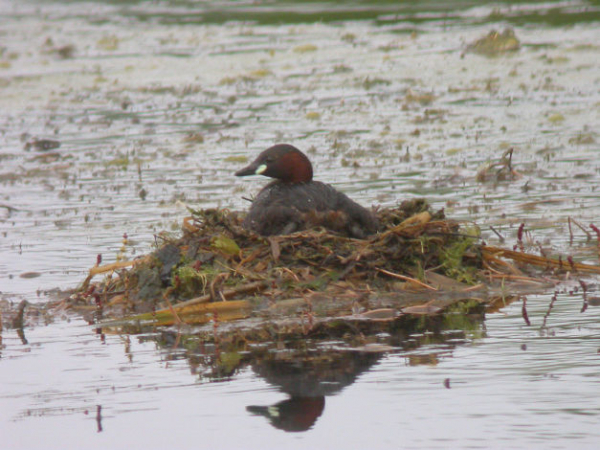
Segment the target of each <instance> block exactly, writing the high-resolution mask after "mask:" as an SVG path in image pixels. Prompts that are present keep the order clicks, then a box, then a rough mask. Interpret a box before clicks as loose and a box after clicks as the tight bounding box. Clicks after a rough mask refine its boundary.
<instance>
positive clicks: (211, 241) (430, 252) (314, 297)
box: [68, 200, 600, 338]
mask: <svg viewBox="0 0 600 450" xmlns="http://www.w3.org/2000/svg"><path fill="white" fill-rule="evenodd" d="M378 218H379V222H380V229H379V232H378V233H377V234H375V235H373V236H372V237H370V238H369V239H365V240H361V239H352V238H348V237H345V236H341V235H339V234H336V233H333V232H331V231H328V230H326V229H323V228H314V229H310V230H306V231H302V232H297V233H294V234H291V235H286V236H272V237H269V238H265V237H262V236H258V235H256V234H255V233H251V232H248V231H246V230H244V229H243V228H242V227H241V226H240V224H241V219H242V218H241V217H240V215H239V214H237V213H232V212H229V211H226V210H215V209H211V210H203V211H194V212H193V216H192V217H191V218H189V219H186V220H185V221H184V226H183V231H184V232H183V236H182V237H181V238H179V239H171V240H168V239H166V240H165V242H164V243H163V245H162V246H161V247H160V248H159V249H158V250H157V251H155V252H154V253H152V254H151V255H148V256H146V257H144V258H141V259H139V260H136V261H134V262H129V263H116V264H113V265H108V266H103V267H95V268H93V269H91V271H90V276H89V277H88V279H87V280H86V281H85V283H84V285H83V287H82V289H81V290H80V292H79V293H78V294H77V295H75V296H72V297H71V299H70V300H69V301H68V304H69V307H73V308H75V309H78V310H80V311H86V310H88V311H95V312H96V313H100V314H101V316H102V317H109V318H113V319H117V320H119V322H118V324H119V325H123V324H125V323H126V324H128V325H131V324H135V325H136V326H137V325H139V324H144V323H148V324H152V325H154V326H156V325H169V324H173V323H181V322H185V323H188V324H198V325H201V324H204V323H207V322H209V321H213V322H219V323H221V325H219V326H220V327H221V328H228V327H225V326H224V322H230V321H232V320H234V319H240V318H247V317H250V316H254V317H256V318H257V319H260V318H262V319H269V320H275V319H277V326H276V327H275V328H276V330H271V331H269V330H268V329H263V330H262V333H257V334H256V336H255V337H257V338H258V337H259V335H261V334H263V335H264V337H265V338H268V337H269V336H270V337H272V332H274V333H275V334H278V333H283V334H288V333H290V334H294V333H298V332H300V333H307V332H308V331H309V330H312V331H314V330H315V329H316V328H318V325H319V324H322V323H326V322H331V321H335V320H337V319H340V318H342V319H343V321H344V322H345V323H346V324H348V323H350V322H353V321H354V322H357V321H359V322H361V321H369V322H389V321H392V322H393V321H395V320H397V319H398V317H399V316H401V315H404V314H406V313H409V314H413V315H415V314H417V315H422V314H435V313H438V312H440V311H442V310H445V309H446V308H448V307H449V306H450V305H452V304H455V303H458V302H461V301H464V300H465V299H470V300H473V301H475V302H476V303H489V302H491V301H493V299H494V295H493V294H494V286H502V287H505V286H506V282H507V280H508V281H510V280H511V279H512V280H513V281H515V280H519V281H520V282H526V283H527V287H528V289H529V290H531V287H532V286H533V288H537V289H539V288H540V286H541V285H542V284H543V283H541V282H540V281H539V280H537V279H532V278H528V277H526V276H525V274H524V273H522V272H521V271H520V270H519V269H518V268H517V267H516V266H514V265H513V264H510V263H508V262H507V261H505V260H504V259H500V258H501V257H502V258H511V259H514V260H517V261H519V262H520V263H522V264H525V265H527V264H533V265H536V266H541V267H542V268H544V269H547V268H550V269H553V270H557V269H558V270H560V269H562V270H565V271H567V270H569V269H571V270H588V271H595V272H597V273H598V272H600V268H598V267H595V266H586V265H583V264H577V263H574V262H572V261H570V262H569V265H568V266H567V265H566V264H565V263H562V262H561V261H555V260H551V259H548V258H542V257H536V256H533V255H527V254H525V253H522V252H511V251H509V250H504V249H499V248H492V247H487V246H484V245H480V244H479V243H478V242H477V237H476V236H472V235H470V233H469V232H461V231H460V230H459V226H458V224H457V223H456V222H454V221H452V220H448V219H445V217H444V213H443V211H438V212H435V213H434V212H431V211H430V208H429V206H428V205H427V203H426V202H424V201H423V200H413V201H406V202H404V203H402V204H401V205H400V206H398V207H396V208H391V209H385V210H381V211H379V212H378ZM125 266H132V267H131V268H130V269H128V270H119V269H123V268H124V267H125ZM102 272H109V273H111V274H112V273H113V272H114V273H116V274H117V276H114V275H113V276H109V277H108V278H107V279H105V280H104V281H103V282H100V283H96V284H92V283H91V278H92V277H93V276H94V275H95V274H98V273H102ZM503 295H504V294H503ZM158 308H163V309H161V310H159V311H156V310H157V309H158ZM148 311H150V312H148ZM132 313H137V314H138V315H137V316H134V317H129V318H127V316H128V315H130V314H132ZM140 313H141V314H140ZM124 317H125V318H126V319H125V321H123V320H121V319H123V318H124ZM338 322H339V320H338ZM338 322H335V323H336V324H337V323H338ZM357 323H358V322H357ZM361 323H362V322H361ZM113 325H117V323H116V322H113ZM254 325H255V324H254ZM336 326H337V325H336ZM351 326H352V327H354V328H355V329H360V328H361V326H362V325H356V324H354V325H351ZM245 327H250V328H253V325H252V324H251V323H250V322H247V321H246V322H245V323H244V324H239V325H237V326H235V327H234V328H236V329H237V330H238V331H239V330H240V329H242V328H245ZM255 331H256V329H255Z"/></svg>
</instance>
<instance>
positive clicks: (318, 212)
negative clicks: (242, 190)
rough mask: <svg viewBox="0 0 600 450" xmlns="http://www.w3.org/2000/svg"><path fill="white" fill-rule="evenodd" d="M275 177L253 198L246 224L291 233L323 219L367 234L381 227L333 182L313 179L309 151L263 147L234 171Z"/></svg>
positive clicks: (351, 231)
mask: <svg viewBox="0 0 600 450" xmlns="http://www.w3.org/2000/svg"><path fill="white" fill-rule="evenodd" d="M246 175H264V176H267V177H271V178H276V180H275V181H273V182H271V183H269V184H268V185H266V186H265V187H264V188H263V189H262V190H261V191H260V192H259V193H258V195H257V197H256V198H255V199H254V201H253V202H252V206H251V207H250V211H249V212H248V215H247V216H246V219H245V220H244V227H245V228H247V229H250V230H253V231H256V232H257V233H259V234H262V235H273V234H289V233H292V232H294V231H298V230H301V229H303V228H305V227H306V226H307V225H310V224H313V225H322V226H324V227H326V228H329V229H332V230H334V231H341V232H343V233H346V234H348V235H350V236H353V237H357V238H364V237H366V236H368V235H369V234H373V233H375V232H376V231H377V219H376V218H375V216H374V214H373V213H371V212H370V211H368V210H367V209H365V208H363V207H362V206H360V205H359V204H358V203H356V202H354V201H352V200H350V199H349V198H348V197H347V196H346V195H345V194H342V193H341V192H339V191H337V190H335V189H334V188H333V187H332V186H331V185H329V184H325V183H321V182H320V181H313V179H312V177H313V170H312V165H311V163H310V161H309V160H308V158H307V157H306V155H305V154H304V153H302V152H301V151H300V150H298V149H297V148H296V147H293V146H291V145H287V144H279V145H274V146H273V147H270V148H268V149H267V150H265V151H264V152H262V153H261V154H260V155H258V157H257V158H256V159H255V160H254V161H253V162H252V163H251V164H250V165H249V166H247V167H245V168H243V169H241V170H239V171H237V172H236V176H238V177H243V176H246Z"/></svg>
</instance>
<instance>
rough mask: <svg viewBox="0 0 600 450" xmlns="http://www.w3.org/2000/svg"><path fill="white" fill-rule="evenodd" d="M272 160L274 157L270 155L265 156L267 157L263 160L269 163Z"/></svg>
mask: <svg viewBox="0 0 600 450" xmlns="http://www.w3.org/2000/svg"><path fill="white" fill-rule="evenodd" d="M273 161H275V159H274V158H273V157H272V156H267V157H266V158H265V162H266V163H269V164H270V163H272V162H273Z"/></svg>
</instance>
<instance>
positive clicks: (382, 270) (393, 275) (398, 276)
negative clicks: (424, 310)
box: [375, 267, 437, 291]
mask: <svg viewBox="0 0 600 450" xmlns="http://www.w3.org/2000/svg"><path fill="white" fill-rule="evenodd" d="M375 269H376V270H377V271H378V272H381V273H384V274H386V275H389V276H390V277H394V278H398V279H399V280H404V281H409V282H411V283H415V284H417V285H419V286H421V287H424V288H425V289H429V290H431V291H437V289H436V288H434V287H433V286H430V285H428V284H425V283H423V282H422V281H419V280H416V279H414V278H410V277H407V276H404V275H400V274H399V273H394V272H390V271H389V270H385V269H381V268H379V267H376V268H375Z"/></svg>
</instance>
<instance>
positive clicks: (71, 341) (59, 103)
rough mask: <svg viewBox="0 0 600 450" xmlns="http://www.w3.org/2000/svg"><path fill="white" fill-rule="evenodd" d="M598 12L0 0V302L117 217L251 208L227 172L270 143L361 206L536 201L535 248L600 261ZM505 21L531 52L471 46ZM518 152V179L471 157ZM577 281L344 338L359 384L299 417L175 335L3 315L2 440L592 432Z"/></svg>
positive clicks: (31, 289) (54, 278)
mask: <svg viewBox="0 0 600 450" xmlns="http://www.w3.org/2000/svg"><path fill="white" fill-rule="evenodd" d="M599 19H600V11H599V10H598V7H597V6H596V5H595V4H594V3H592V2H584V1H573V2H546V3H540V2H510V3H508V2H503V3H495V4H487V5H482V3H481V2H469V1H465V2H459V1H456V2H443V3H437V2H415V3H412V2H410V3H400V4H397V3H396V2H383V1H381V2H352V3H348V2H339V3H338V2H329V3H318V2H302V3H294V2H290V3H286V2H264V3H260V2H254V3H250V2H248V3H243V2H169V1H165V2H156V3H146V2H117V1H114V2H78V1H64V2H51V1H24V2H12V1H9V0H0V300H2V301H4V302H14V303H18V302H19V301H21V300H23V299H25V300H28V301H30V302H43V301H46V300H47V299H48V298H49V297H48V295H49V291H51V290H53V289H55V288H60V289H69V288H73V287H75V286H76V285H77V284H78V283H79V282H80V281H81V280H82V279H83V277H84V276H85V274H86V272H87V269H88V268H89V267H90V266H92V265H94V264H95V263H96V258H97V255H98V254H102V258H103V262H111V261H114V260H115V258H116V256H117V254H118V253H119V252H120V251H121V250H122V249H121V247H122V239H123V235H124V234H127V235H128V237H129V240H130V243H129V244H128V245H127V247H126V248H125V249H124V251H125V253H126V255H127V257H133V256H137V255H140V254H144V253H146V252H147V251H149V250H150V249H151V248H152V245H153V243H154V235H155V234H157V233H159V232H161V231H163V230H172V231H173V232H176V231H177V229H178V227H179V225H180V223H181V220H182V219H183V217H185V216H186V214H187V211H186V205H190V206H192V207H215V206H220V207H227V208H232V209H243V208H246V207H247V202H245V201H244V200H243V197H248V196H251V195H252V194H253V193H255V192H256V191H257V190H258V189H259V188H260V186H262V185H263V184H264V181H263V180H259V179H256V178H254V179H246V180H241V179H237V178H235V177H234V176H233V172H235V171H236V170H237V169H238V168H239V167H240V166H241V165H242V164H243V163H244V161H245V158H252V157H253V156H254V155H255V154H256V153H257V152H259V151H260V150H262V149H264V148H266V147H268V146H269V145H271V144H273V143H275V142H289V143H292V144H295V145H296V146H298V147H300V148H301V149H303V150H305V151H307V152H308V154H309V156H310V157H311V159H312V160H313V163H314V165H315V176H316V178H318V179H320V180H323V181H326V182H329V183H332V184H334V185H335V186H336V187H337V188H338V189H340V190H342V191H344V192H346V193H348V194H349V195H351V196H352V197H353V198H355V199H357V200H358V201H360V202H361V203H363V204H365V205H368V204H379V205H382V207H385V206H391V205H394V204H396V203H397V202H398V201H400V200H403V199H406V198H415V197H422V196H424V197H426V198H427V199H429V200H430V201H431V202H432V203H433V204H434V206H435V207H444V208H446V213H447V215H449V216H450V217H453V218H457V219H459V220H464V221H469V222H475V223H476V224H477V225H479V226H480V227H481V229H482V232H483V235H484V237H485V239H486V240H489V241H491V242H494V243H497V242H498V236H497V235H496V234H495V233H493V232H492V231H491V229H490V226H493V227H494V229H495V230H496V231H498V232H499V233H500V234H501V235H503V236H504V237H505V238H506V242H505V243H504V244H503V245H507V246H512V245H513V243H514V242H515V240H516V232H517V228H518V227H519V224H520V223H525V227H526V230H528V233H529V234H528V235H527V238H528V242H529V243H530V245H531V247H532V248H533V249H534V250H533V251H535V248H536V247H537V246H538V245H541V246H543V247H545V248H546V249H548V250H549V251H552V252H554V253H556V254H564V255H567V254H572V255H574V256H575V257H576V259H578V260H581V261H585V262H588V263H595V264H597V263H598V250H597V247H596V245H595V235H594V233H593V231H592V230H591V229H590V228H589V224H590V223H595V224H596V225H600V191H599V188H598V186H599V185H600V148H599V145H598V139H599V136H598V134H597V130H598V129H599V125H600V119H599V109H600V108H599V106H600V62H599V61H600V57H599V54H600V51H599V50H600V47H599V46H598V42H600V39H599V38H600V34H599V31H598V29H599V28H598V22H599ZM507 26H512V27H513V28H514V30H515V34H516V35H517V37H518V38H519V39H520V41H521V48H520V49H519V50H518V51H516V52H511V53H506V54H501V55H498V56H495V57H489V56H484V55H479V54H474V53H471V52H468V51H466V49H467V46H468V44H469V43H471V42H473V41H475V40H476V39H478V38H480V37H482V36H484V35H486V34H487V33H488V32H489V31H490V30H491V29H494V28H495V29H499V30H500V29H503V28H505V27H507ZM41 139H49V140H53V141H57V142H60V147H58V148H56V149H39V148H36V146H35V145H31V144H32V143H34V142H35V140H41ZM28 144H30V145H28ZM509 148H513V149H514V154H513V166H514V168H515V170H517V171H518V172H519V174H520V177H519V178H518V179H517V180H515V181H499V182H492V181H484V180H482V179H481V176H479V177H478V173H479V174H481V173H482V172H481V169H482V167H485V165H486V164H489V163H490V162H494V161H497V160H499V158H500V157H501V156H502V154H503V153H504V152H505V151H506V150H507V149H509ZM569 217H571V218H573V219H575V220H576V221H577V222H578V223H580V224H581V225H582V226H583V227H584V228H586V230H587V231H588V232H590V233H591V235H590V238H589V239H588V237H587V235H586V234H585V233H584V232H583V231H582V230H581V229H580V228H578V227H577V226H574V225H572V229H573V238H572V239H571V236H570V234H569V228H568V224H567V222H568V218H569ZM586 283H587V285H588V286H589V289H590V297H592V298H594V296H597V295H598V294H597V290H598V288H597V280H595V279H593V278H592V279H587V280H586ZM579 286H580V285H579V283H578V282H577V281H576V280H572V281H570V282H568V283H567V284H566V285H565V286H563V287H560V288H559V289H560V292H559V294H558V295H557V296H556V298H555V299H554V300H553V292H549V293H547V294H540V295H536V296H529V297H527V303H526V306H527V311H528V315H529V318H530V320H531V325H530V326H528V325H527V324H526V323H525V321H524V319H523V317H522V307H523V299H519V300H518V301H516V302H515V303H512V304H511V305H509V306H507V307H505V308H503V309H502V310H501V311H500V312H496V313H490V314H487V317H486V318H485V320H483V321H482V320H480V319H477V320H474V322H473V324H472V325H471V326H469V327H468V328H464V326H462V325H461V326H460V327H457V326H456V325H455V324H452V323H445V324H438V325H439V327H438V328H437V329H436V331H435V332H434V333H433V334H432V335H431V336H430V335H428V334H424V335H413V336H411V337H409V338H408V339H402V340H401V341H400V340H398V341H397V342H396V343H395V344H394V345H393V349H392V350H391V351H389V352H384V353H377V352H373V356H369V357H366V356H364V355H362V356H360V357H359V356H356V359H353V358H354V356H351V357H349V356H348V355H342V356H340V357H339V358H340V359H339V366H340V367H342V368H343V370H346V372H347V376H346V377H345V378H344V381H339V380H338V384H337V385H335V386H332V387H331V388H330V389H325V388H324V390H325V391H326V393H325V395H324V396H323V398H322V399H321V400H320V401H321V403H314V402H312V403H311V402H304V403H302V402H296V403H294V405H293V407H291V406H290V410H294V411H301V410H302V408H304V409H306V411H307V412H305V415H306V416H308V417H298V416H294V415H292V417H291V418H290V419H289V421H292V422H293V421H296V422H294V423H295V424H296V425H297V426H298V427H300V426H299V425H298V423H304V424H309V425H310V426H305V427H304V428H307V429H308V430H306V431H304V432H297V433H286V432H285V431H283V429H286V427H287V429H289V428H290V426H288V425H289V424H287V422H286V423H284V420H283V419H282V418H280V419H275V418H273V416H271V418H270V419H268V418H267V417H265V415H264V414H263V415H261V414H260V413H259V412H257V411H262V412H263V413H265V412H268V411H269V410H268V408H263V409H260V408H249V409H247V408H248V407H252V406H255V407H258V406H270V405H275V404H277V403H278V402H282V401H285V400H286V399H287V396H286V395H285V394H284V393H283V392H282V391H285V392H288V391H286V390H285V389H283V388H282V386H284V385H285V383H286V382H285V381H283V380H282V379H280V378H278V377H279V376H280V375H281V374H279V375H278V374H277V371H274V372H272V371H269V370H267V369H266V368H264V367H260V366H259V365H258V364H257V363H256V362H254V363H252V364H251V363H249V364H247V365H246V366H244V367H245V368H244V369H243V370H242V371H240V372H237V373H235V374H227V376H215V375H214V374H209V373H206V370H207V369H206V367H209V366H210V364H206V358H208V356H207V355H210V354H211V352H210V349H208V350H207V349H200V348H199V346H198V343H193V344H194V345H192V344H191V343H189V342H188V343H187V347H186V345H184V344H182V343H181V342H180V341H178V340H177V337H173V336H170V335H169V336H167V337H165V336H162V335H148V336H116V335H107V336H103V335H100V334H96V332H95V330H94V329H92V328H90V327H88V326H87V325H86V324H85V323H84V322H83V321H81V320H79V319H76V318H71V319H70V321H67V320H56V321H54V322H53V323H51V324H49V325H46V326H43V325H39V324H37V325H31V326H30V327H26V328H25V335H24V336H19V335H18V334H17V333H16V332H15V331H14V330H11V329H9V328H8V327H5V329H4V330H3V331H2V335H1V337H2V342H1V345H2V346H1V347H0V352H1V353H0V357H1V358H0V404H1V405H2V406H1V407H0V442H1V443H2V445H1V446H2V447H3V448H83V447H85V448H164V447H165V446H172V447H176V448H192V447H194V448H258V447H261V448H274V447H285V448H300V447H302V448H307V447H312V448H391V447H393V448H398V447H401V448H454V447H473V448H519V447H521V448H523V447H527V448H532V447H537V448H566V447H568V448H594V447H595V446H596V445H597V442H599V439H600V433H599V432H598V431H597V426H596V422H597V420H598V416H599V415H600V400H599V398H598V396H597V391H598V386H599V382H600V380H599V376H598V373H600V371H599V370H598V367H599V365H600V354H599V351H600V339H599V337H600V325H599V323H600V322H599V320H598V319H599V314H600V309H598V307H597V306H593V303H594V302H591V303H592V305H591V306H590V307H589V308H587V309H586V310H585V312H581V310H582V304H583V298H582V295H581V290H580V288H579ZM550 306H551V309H550ZM544 318H545V319H544ZM331 346H332V349H334V348H335V343H331ZM349 367H352V368H353V369H352V370H350V369H349ZM292 380H294V379H292ZM288 382H289V380H288ZM334 384H335V383H334ZM299 405H300V406H299ZM283 409H284V406H281V405H280V410H283ZM273 410H274V409H273V408H271V412H272V411H273Z"/></svg>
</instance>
